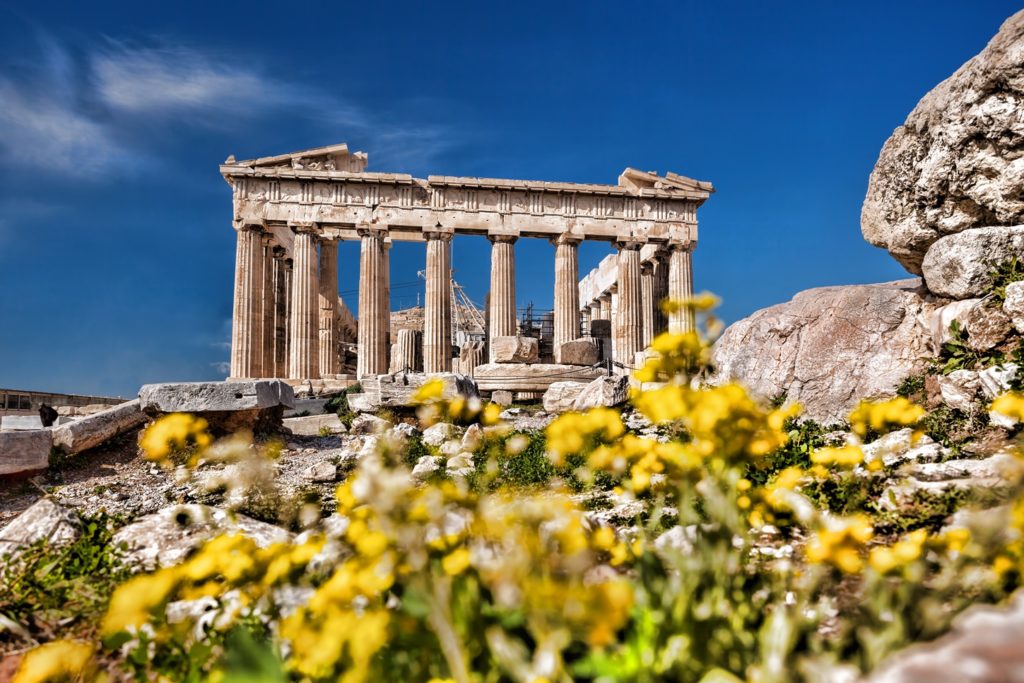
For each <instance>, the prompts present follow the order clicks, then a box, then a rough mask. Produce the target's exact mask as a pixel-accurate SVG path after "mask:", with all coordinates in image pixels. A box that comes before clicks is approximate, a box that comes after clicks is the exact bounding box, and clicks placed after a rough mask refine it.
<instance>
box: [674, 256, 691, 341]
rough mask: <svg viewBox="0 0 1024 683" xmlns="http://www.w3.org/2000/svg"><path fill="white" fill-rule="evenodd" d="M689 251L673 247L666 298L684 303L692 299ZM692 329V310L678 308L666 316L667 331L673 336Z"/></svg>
mask: <svg viewBox="0 0 1024 683" xmlns="http://www.w3.org/2000/svg"><path fill="white" fill-rule="evenodd" d="M691 259H692V255H691V252H690V250H689V249H688V248H687V247H685V246H683V245H673V246H672V247H671V249H670V251H669V258H668V298H669V299H671V300H672V301H685V300H687V299H691V298H692V297H693V267H692V263H693V262H692V260H691ZM693 329H694V316H693V310H691V309H688V308H680V309H679V310H677V311H675V312H674V313H671V314H669V316H668V331H669V332H672V333H673V334H681V333H683V332H691V331H693Z"/></svg>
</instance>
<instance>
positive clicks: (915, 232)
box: [861, 12, 1024, 298]
mask: <svg viewBox="0 0 1024 683" xmlns="http://www.w3.org/2000/svg"><path fill="white" fill-rule="evenodd" d="M1022 107H1024V12H1018V13H1017V14H1015V15H1014V16H1012V17H1010V18H1009V19H1008V20H1007V21H1006V22H1005V23H1004V24H1003V26H1002V28H1001V29H1000V30H999V33H998V34H997V35H996V36H995V38H993V39H992V41H991V42H990V43H989V44H988V46H987V47H986V48H985V49H984V50H983V51H982V52H981V53H980V54H978V55H977V56H975V57H974V58H972V59H971V60H970V61H968V62H967V63H966V64H964V65H963V66H962V67H960V69H958V70H957V72H956V73H954V74H953V75H952V76H950V77H949V78H947V79H946V80H945V81H943V82H942V83H940V84H939V85H938V86H937V87H936V88H935V89H934V90H932V91H931V92H929V93H928V94H927V95H925V96H924V97H923V98H922V99H921V101H920V102H919V103H918V104H917V107H915V108H914V111H913V112H911V113H910V116H908V117H907V120H906V122H905V123H904V124H903V125H902V126H900V127H899V128H897V129H896V131H895V132H894V133H893V134H892V137H890V138H889V140H888V141H886V143H885V146H884V147H883V148H882V152H881V154H880V155H879V158H878V162H877V163H876V164H875V168H874V170H873V171H872V173H871V179H870V181H869V183H868V192H867V197H866V198H865V200H864V207H863V209H862V211H861V230H862V232H863V233H864V238H865V239H867V241H868V242H870V243H871V244H874V245H876V246H879V247H884V248H886V249H888V250H889V253H891V254H892V255H893V256H894V257H895V258H896V260H898V261H899V262H900V263H902V264H903V265H904V267H906V268H907V269H908V270H909V271H911V272H912V273H916V274H921V273H922V261H923V260H924V257H925V252H927V251H928V248H929V247H930V246H931V245H932V243H933V242H935V241H936V240H938V239H939V238H940V237H942V236H943V235H950V234H953V233H957V232H961V231H963V230H968V229H971V228H979V227H985V226H999V225H1003V226H1006V225H1015V224H1019V223H1024V193H1022V192H1021V187H1022V177H1024V119H1022V118H1021V117H1020V116H1019V112H1020V111H1021V108H1022ZM930 285H931V280H929V286H930ZM933 291H934V290H933ZM961 298H962V297H961Z"/></svg>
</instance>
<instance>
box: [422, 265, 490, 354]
mask: <svg viewBox="0 0 1024 683" xmlns="http://www.w3.org/2000/svg"><path fill="white" fill-rule="evenodd" d="M416 275H418V276H419V278H420V279H421V280H426V279H427V271H426V270H420V271H417V272H416ZM450 287H451V302H452V344H453V345H454V346H455V347H456V348H458V347H459V346H460V345H461V344H462V343H463V342H466V341H472V340H483V339H484V336H485V334H486V329H487V327H486V324H485V322H484V314H483V307H482V306H478V305H477V304H476V302H474V301H473V300H472V299H470V298H469V295H468V294H466V290H465V289H464V288H463V286H462V285H460V284H459V283H458V282H456V281H455V277H454V271H453V277H452V278H451V281H450ZM417 298H418V297H417Z"/></svg>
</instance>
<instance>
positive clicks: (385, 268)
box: [378, 236, 391, 370]
mask: <svg viewBox="0 0 1024 683" xmlns="http://www.w3.org/2000/svg"><path fill="white" fill-rule="evenodd" d="M382 247H383V250H382V252H381V254H382V256H383V259H384V260H383V263H382V265H381V269H380V280H381V290H382V292H383V293H384V301H383V302H382V305H381V307H380V311H379V313H380V325H379V327H378V329H379V334H380V342H378V343H379V344H380V345H381V348H383V349H384V364H385V365H387V366H389V367H388V369H389V370H390V365H391V359H390V358H389V357H388V354H389V353H390V352H391V239H390V238H389V237H387V236H385V238H384V243H383V245H382Z"/></svg>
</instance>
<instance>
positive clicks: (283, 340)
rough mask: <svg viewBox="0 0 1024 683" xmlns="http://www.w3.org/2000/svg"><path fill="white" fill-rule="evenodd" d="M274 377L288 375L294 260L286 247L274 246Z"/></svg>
mask: <svg viewBox="0 0 1024 683" xmlns="http://www.w3.org/2000/svg"><path fill="white" fill-rule="evenodd" d="M273 254H274V373H273V374H274V377H288V330H289V324H288V312H289V310H290V309H289V306H290V303H291V302H290V301H289V299H290V298H291V290H292V288H291V282H292V261H291V259H286V258H285V257H284V256H285V250H284V247H274V252H273Z"/></svg>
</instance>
